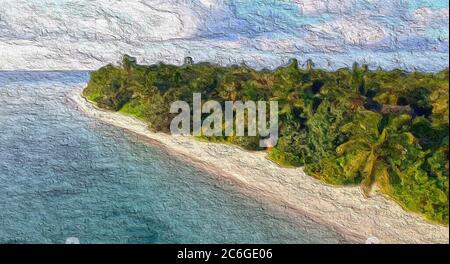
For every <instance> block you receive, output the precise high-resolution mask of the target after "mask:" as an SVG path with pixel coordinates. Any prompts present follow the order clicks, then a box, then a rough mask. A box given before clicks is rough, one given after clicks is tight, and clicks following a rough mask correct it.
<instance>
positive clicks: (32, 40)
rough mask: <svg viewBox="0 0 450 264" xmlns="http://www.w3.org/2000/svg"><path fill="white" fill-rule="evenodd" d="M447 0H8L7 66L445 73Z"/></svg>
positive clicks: (1, 29)
mask: <svg viewBox="0 0 450 264" xmlns="http://www.w3.org/2000/svg"><path fill="white" fill-rule="evenodd" d="M448 21H449V11H448V1H447V0H389V1H382V0H335V1H327V0H292V1H282V0H278V1H275V0H256V1H255V0H251V1H250V0H229V1H220V0H217V1H216V0H191V1H187V0H184V1H181V0H178V1H175V0H169V1H161V0H140V1H136V0H130V1H107V0H94V1H87V0H80V1H73V0H53V1H50V0H32V1H31V0H27V1H24V0H22V1H20V0H19V1H16V0H0V56H1V58H2V59H1V60H0V69H3V70H5V69H95V68H98V67H100V66H102V65H104V64H106V63H110V62H116V61H117V60H118V59H119V57H120V56H121V55H122V54H124V53H127V54H130V55H133V56H136V57H138V60H139V62H141V63H154V62H157V61H163V62H166V63H175V64H180V63H182V60H183V58H184V57H185V56H191V57H193V58H194V60H195V61H211V62H217V63H220V64H232V63H241V62H245V63H246V64H248V65H251V66H254V67H258V68H262V67H268V68H273V67H276V66H278V65H280V64H282V63H285V62H287V61H288V59H289V58H291V57H296V58H298V59H300V61H301V62H304V61H305V60H306V59H308V58H311V59H313V60H314V61H315V62H316V65H318V66H319V67H325V68H331V69H334V68H339V67H345V66H349V65H351V64H352V63H353V62H354V61H357V62H359V63H367V64H369V66H371V67H377V66H382V67H384V68H388V69H391V68H403V69H407V70H414V69H419V70H426V71H434V70H440V69H442V68H444V67H446V66H447V65H448V58H449V57H448V31H449V30H448Z"/></svg>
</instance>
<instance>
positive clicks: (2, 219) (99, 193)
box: [0, 72, 345, 244]
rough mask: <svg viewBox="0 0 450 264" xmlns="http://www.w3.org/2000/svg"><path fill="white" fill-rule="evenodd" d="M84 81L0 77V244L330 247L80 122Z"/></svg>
mask: <svg viewBox="0 0 450 264" xmlns="http://www.w3.org/2000/svg"><path fill="white" fill-rule="evenodd" d="M87 78H88V74H87V73H86V72H66V73H60V72H33V73H30V72H12V73H4V72H3V73H2V72H0V104H1V105H2V107H1V108H0V190H1V192H0V209H1V210H0V244H1V243H64V241H65V240H66V239H67V238H69V237H76V238H78V239H79V240H80V242H81V243H220V242H222V243H238V242H240V243H245V242H247V243H270V242H273V243H337V242H345V240H344V239H343V238H342V237H341V236H340V235H338V234H336V233H335V232H333V231H331V230H330V229H328V228H326V227H324V226H321V225H318V224H316V223H315V222H313V221H311V220H309V219H307V218H305V217H303V216H299V215H293V214H288V213H285V212H281V211H280V210H271V209H270V206H269V205H268V203H266V202H264V201H262V200H260V199H252V198H249V197H247V196H245V195H244V194H242V193H241V192H240V190H239V189H238V188H237V187H236V186H233V184H232V183H231V182H229V181H227V180H225V179H220V178H217V177H213V176H211V175H210V174H208V173H206V172H204V171H202V170H199V169H197V168H196V167H194V166H191V165H189V164H188V163H187V162H183V161H181V160H180V159H179V158H176V157H173V156H170V155H168V153H167V152H166V151H165V150H162V149H161V148H159V147H156V146H154V145H151V144H145V141H144V140H142V138H139V137H138V136H136V135H134V134H130V133H125V132H124V131H123V130H121V129H119V128H115V127H112V126H109V125H105V124H103V123H101V122H99V121H98V120H97V119H93V118H89V117H86V116H84V115H83V114H82V112H80V111H78V110H77V107H76V105H75V104H74V103H72V104H70V103H69V100H68V98H67V96H66V95H67V93H68V92H70V91H71V90H73V89H75V88H79V87H82V86H83V85H85V83H86V80H87Z"/></svg>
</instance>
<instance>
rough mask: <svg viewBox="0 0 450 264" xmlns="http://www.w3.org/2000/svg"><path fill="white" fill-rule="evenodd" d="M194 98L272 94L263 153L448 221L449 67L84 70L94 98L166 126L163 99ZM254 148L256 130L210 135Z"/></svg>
mask: <svg viewBox="0 0 450 264" xmlns="http://www.w3.org/2000/svg"><path fill="white" fill-rule="evenodd" d="M194 92H199V93H201V94H202V98H203V100H217V101H219V102H224V101H236V100H241V101H246V100H253V101H259V100H265V101H269V100H277V101H278V102H279V114H280V116H279V121H280V122H279V133H280V138H279V140H278V144H277V145H276V146H275V147H273V148H271V149H268V150H267V151H268V152H269V157H270V158H271V159H272V160H273V161H275V162H277V163H279V164H282V165H286V166H304V167H305V170H306V172H307V173H309V174H310V175H312V176H314V177H317V178H319V179H321V180H323V181H325V182H327V183H330V184H335V185H342V184H359V185H361V187H362V190H363V192H364V194H365V195H367V196H368V195H370V193H371V192H372V191H375V190H378V191H381V192H383V193H384V194H386V195H388V196H390V197H391V198H393V199H395V200H396V201H397V202H399V203H400V204H401V205H402V206H403V207H405V208H407V209H409V210H412V211H415V212H419V213H421V214H423V215H424V216H426V218H428V219H430V220H433V221H437V222H440V223H444V224H448V209H449V202H448V184H449V182H448V167H449V161H448V144H449V131H448V122H449V110H448V109H449V108H448V98H449V94H448V93H449V76H448V68H447V69H444V70H442V71H440V72H437V73H423V72H412V73H407V72H404V71H402V70H391V71H385V70H382V69H377V70H374V71H372V70H369V69H368V67H367V66H366V65H362V66H360V65H358V64H356V63H355V64H354V65H353V67H352V69H348V68H343V69H339V70H336V71H326V70H321V69H315V68H314V67H313V63H312V62H311V61H308V62H307V67H306V68H299V67H298V62H297V61H296V60H295V59H293V60H291V62H290V63H289V65H287V66H285V67H279V68H277V69H275V70H273V71H270V70H259V71H258V70H254V69H251V68H249V67H247V66H245V65H239V66H238V65H236V66H230V67H221V66H218V65H214V64H209V63H198V64H192V63H190V61H189V60H187V63H186V64H185V65H183V66H174V65H166V64H156V65H151V66H144V65H138V64H136V61H135V59H134V58H132V57H129V56H124V58H123V61H122V62H121V63H120V65H118V66H114V65H107V66H105V67H103V68H101V69H99V70H97V71H95V72H93V73H92V74H91V79H90V81H89V84H88V86H87V87H86V89H85V90H84V95H85V96H86V97H87V98H88V99H89V100H91V101H93V102H95V103H96V104H97V105H98V106H99V107H102V108H106V109H111V110H114V111H121V112H124V113H128V114H132V115H134V116H136V117H138V118H140V119H143V120H145V121H147V122H148V123H149V126H150V128H151V129H153V130H157V131H164V132H167V131H168V130H169V125H170V121H171V120H172V118H173V115H172V114H170V113H169V109H170V104H171V103H172V102H174V101H176V100H184V101H187V102H192V93H194ZM208 140H214V141H221V142H229V143H233V144H236V145H239V146H241V147H244V148H246V149H250V150H257V149H258V142H259V138H258V137H225V136H224V137H214V138H208Z"/></svg>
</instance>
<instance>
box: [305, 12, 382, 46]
mask: <svg viewBox="0 0 450 264" xmlns="http://www.w3.org/2000/svg"><path fill="white" fill-rule="evenodd" d="M309 31H310V33H311V35H312V36H310V37H317V36H320V35H321V36H322V37H323V36H326V37H327V38H331V39H332V41H334V42H336V43H339V42H340V40H341V39H342V40H343V41H344V43H345V44H349V45H366V44H370V43H373V42H377V41H381V40H382V39H383V38H384V37H385V32H384V30H383V28H382V27H381V26H380V25H378V24H376V23H373V22H371V21H370V20H367V19H363V18H354V19H352V20H350V19H347V18H342V19H338V20H334V21H332V22H329V23H323V24H319V25H313V26H311V27H310V28H309Z"/></svg>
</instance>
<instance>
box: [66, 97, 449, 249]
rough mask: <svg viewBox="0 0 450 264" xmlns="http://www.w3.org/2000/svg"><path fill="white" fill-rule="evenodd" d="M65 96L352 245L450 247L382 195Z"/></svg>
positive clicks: (444, 233) (443, 230)
mask: <svg viewBox="0 0 450 264" xmlns="http://www.w3.org/2000/svg"><path fill="white" fill-rule="evenodd" d="M69 96H70V99H71V100H73V101H74V102H75V103H76V105H77V107H78V109H79V110H80V111H82V112H84V113H85V114H87V115H88V116H91V117H95V118H97V119H99V120H101V121H103V122H106V123H109V124H112V125H114V126H117V127H121V128H125V129H127V130H130V131H132V132H134V133H137V134H139V135H142V136H145V137H148V138H149V139H152V140H156V141H158V142H159V143H161V145H162V146H164V147H166V148H167V149H168V150H169V151H170V152H172V153H174V154H176V155H180V156H182V157H183V158H186V159H190V160H191V161H192V162H193V163H194V164H195V165H197V166H200V167H202V168H204V169H206V170H208V171H212V172H214V173H215V174H216V175H220V176H221V177H222V176H223V177H228V178H229V179H230V180H232V181H233V182H234V183H236V184H239V186H242V187H244V188H245V189H246V190H248V192H249V193H253V194H254V195H257V196H258V197H260V198H262V199H270V201H273V202H274V204H276V206H279V207H280V208H285V210H292V211H296V212H300V213H301V214H303V215H306V216H307V217H309V218H310V219H312V220H314V221H315V222H318V223H320V224H323V225H326V226H328V227H330V228H332V229H333V230H335V231H337V232H339V233H340V234H342V235H343V236H344V237H345V238H346V239H349V240H351V241H354V242H359V243H364V242H366V240H367V239H368V238H371V239H373V237H376V238H377V240H379V241H380V243H449V228H448V227H446V226H441V225H438V224H432V223H429V222H427V221H425V220H424V219H423V218H422V217H421V216H419V215H417V214H414V213H410V212H406V211H405V210H403V209H402V208H401V207H400V206H399V205H398V204H397V203H395V202H394V201H392V200H389V199H388V198H386V197H384V196H383V195H381V194H375V195H373V196H372V197H370V198H368V199H366V198H364V197H363V195H362V194H361V192H360V189H359V187H335V186H329V185H326V184H324V183H322V182H320V181H318V180H317V179H314V178H313V177H310V176H308V175H306V174H305V173H304V172H303V170H302V169H301V168H282V167H280V166H278V165H276V164H275V163H273V162H271V161H269V160H268V159H266V153H265V152H249V151H245V150H242V149H240V148H237V147H234V146H231V145H226V144H218V143H208V142H201V141H198V140H196V139H194V138H193V137H183V136H171V135H168V134H163V133H153V132H150V131H149V130H148V129H147V125H146V124H145V123H144V122H142V121H140V120H137V119H136V118H133V117H130V116H125V115H122V114H120V113H116V112H110V111H104V110H100V109H98V108H96V107H94V106H93V105H92V104H90V103H89V102H87V101H86V100H85V99H84V98H83V97H82V96H81V89H77V90H74V91H73V92H71V94H70V95H69Z"/></svg>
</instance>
